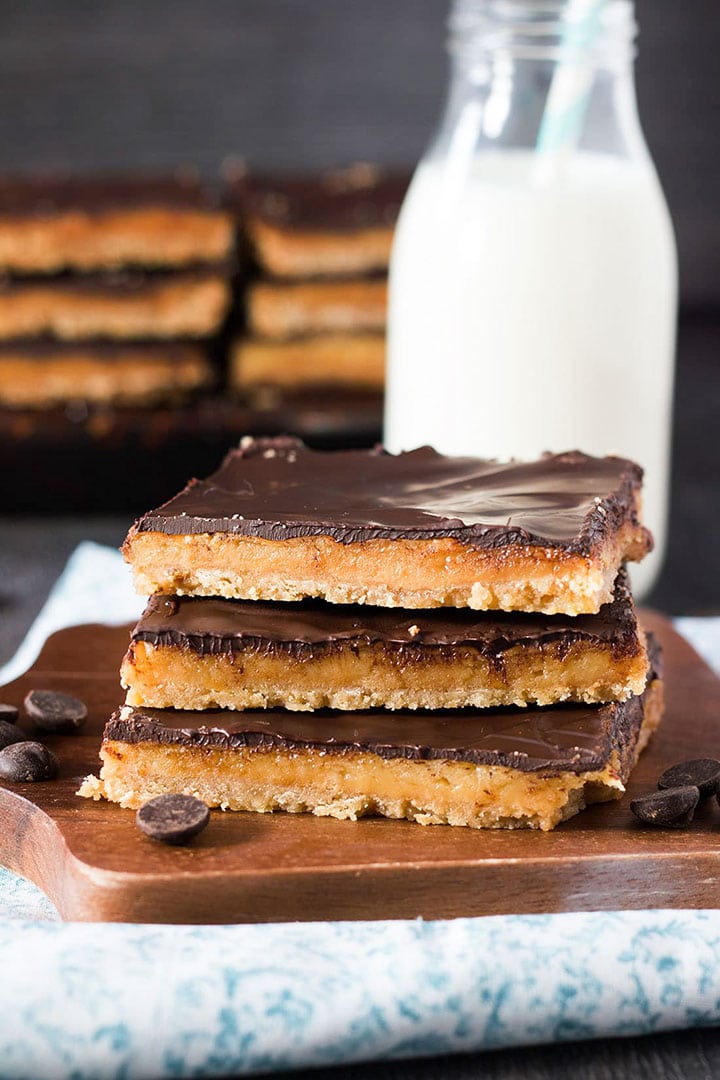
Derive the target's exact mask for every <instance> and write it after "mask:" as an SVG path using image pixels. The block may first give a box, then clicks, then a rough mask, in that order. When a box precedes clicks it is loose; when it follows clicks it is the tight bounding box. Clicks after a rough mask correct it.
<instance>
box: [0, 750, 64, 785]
mask: <svg viewBox="0 0 720 1080" xmlns="http://www.w3.org/2000/svg"><path fill="white" fill-rule="evenodd" d="M57 771H58V760H57V758H56V757H55V755H54V754H53V752H52V751H51V750H48V748H47V746H43V744H42V743H39V742H18V743H14V744H13V745H12V746H6V747H5V749H4V750H0V779H2V780H9V781H10V783H11V784H25V783H27V784H32V783H34V782H35V781H36V780H52V778H53V777H54V776H57Z"/></svg>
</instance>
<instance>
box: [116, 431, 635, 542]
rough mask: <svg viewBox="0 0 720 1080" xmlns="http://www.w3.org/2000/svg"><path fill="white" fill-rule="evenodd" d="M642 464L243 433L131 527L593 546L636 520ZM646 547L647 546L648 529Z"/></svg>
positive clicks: (275, 536) (574, 455) (274, 536)
mask: <svg viewBox="0 0 720 1080" xmlns="http://www.w3.org/2000/svg"><path fill="white" fill-rule="evenodd" d="M641 480H642V469H641V468H640V467H639V466H638V465H635V464H634V463H633V462H630V461H626V460H624V459H622V458H615V457H606V458H594V457H588V456H587V455H586V454H582V453H580V452H579V451H572V452H570V453H566V454H557V455H546V456H545V457H543V458H541V459H540V460H539V461H534V462H528V463H522V462H510V463H506V464H502V463H499V462H496V461H483V460H481V459H478V458H451V457H445V456H443V455H442V454H438V453H436V451H435V450H432V449H431V448H430V447H427V446H425V447H421V448H420V449H418V450H412V451H410V452H408V453H403V454H397V455H394V454H388V453H385V452H384V451H383V450H381V449H376V450H339V451H331V452H327V451H325V452H323V451H314V450H310V449H308V448H307V447H305V446H304V445H303V444H302V443H301V442H300V441H299V440H297V439H291V438H285V437H283V438H277V439H244V440H243V442H242V444H241V446H240V448H239V449H236V450H231V451H230V453H229V454H228V455H227V456H226V458H225V460H224V461H223V463H222V465H221V466H220V468H219V469H218V471H217V472H215V473H213V474H212V476H210V477H208V479H207V480H191V481H190V483H189V484H188V485H187V486H186V487H185V488H184V490H183V491H181V492H180V493H179V494H178V495H176V496H175V497H174V498H172V499H170V501H169V502H167V503H165V504H164V505H163V506H161V507H159V508H158V509H157V510H153V511H151V512H150V513H147V514H145V515H144V516H143V517H141V518H140V519H139V520H138V521H137V522H136V523H135V529H136V530H137V531H139V532H162V533H167V534H172V535H187V534H189V533H194V534H197V533H215V532H220V533H230V534H234V535H238V536H257V537H264V538H265V539H268V540H286V539H290V538H291V537H297V536H330V537H332V539H334V540H337V541H339V542H340V543H343V544H351V543H359V542H363V541H366V540H376V539H382V538H388V539H407V540H434V539H438V538H442V537H452V538H454V539H457V540H458V541H460V542H462V543H465V544H469V545H472V546H476V547H484V548H497V547H504V546H506V545H508V544H520V545H541V546H546V545H549V546H552V547H555V548H562V549H564V550H566V551H568V552H573V553H578V554H581V555H589V554H591V553H592V552H593V551H594V549H595V548H596V546H597V545H598V544H600V543H601V542H602V541H603V540H604V539H605V538H606V537H608V536H611V535H612V534H613V532H614V531H615V529H617V528H618V527H619V526H620V525H621V524H622V523H623V522H624V521H628V520H629V521H632V522H634V523H637V494H638V491H639V488H640V484H641ZM647 542H648V549H649V547H650V545H651V539H650V534H649V533H648V534H647Z"/></svg>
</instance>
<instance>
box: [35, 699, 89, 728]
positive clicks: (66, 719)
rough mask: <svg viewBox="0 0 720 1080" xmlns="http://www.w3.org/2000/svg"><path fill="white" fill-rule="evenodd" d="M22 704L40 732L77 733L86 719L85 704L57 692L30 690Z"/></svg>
mask: <svg viewBox="0 0 720 1080" xmlns="http://www.w3.org/2000/svg"><path fill="white" fill-rule="evenodd" d="M23 704H24V706H25V711H26V713H27V714H28V716H29V717H30V718H31V719H32V721H33V723H34V724H35V726H36V727H37V728H39V729H40V731H52V732H70V731H78V730H79V729H80V728H81V727H82V726H83V724H84V723H85V720H86V719H87V706H86V705H85V703H84V702H82V701H80V698H76V697H73V696H72V695H71V694H62V693H61V692H60V691H59V690H31V691H30V693H29V694H28V695H27V697H26V698H25V701H24V702H23Z"/></svg>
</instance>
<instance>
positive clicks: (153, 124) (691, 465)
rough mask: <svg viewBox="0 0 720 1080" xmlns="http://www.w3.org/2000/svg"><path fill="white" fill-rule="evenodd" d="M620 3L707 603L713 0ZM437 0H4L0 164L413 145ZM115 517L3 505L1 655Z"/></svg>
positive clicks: (403, 159) (687, 1053)
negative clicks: (662, 227) (634, 36)
mask: <svg viewBox="0 0 720 1080" xmlns="http://www.w3.org/2000/svg"><path fill="white" fill-rule="evenodd" d="M636 10H637V15H638V20H639V22H640V26H641V35H640V38H639V49H640V53H639V58H638V63H637V83H638V96H639V101H640V112H641V117H642V120H643V126H644V129H645V132H646V135H647V140H648V143H649V146H650V149H651V152H652V155H653V157H654V159H655V162H656V164H657V167H658V171H659V173H660V177H661V180H662V183H663V186H664V189H665V192H666V195H667V198H668V202H669V204H670V209H671V212H672V215H673V219H674V221H675V226H676V231H677V236H678V246H679V252H680V266H681V292H682V304H683V316H682V320H681V328H680V337H679V353H678V380H677V399H676V411H675V455H674V485H673V511H672V520H671V531H670V544H669V552H668V558H667V562H666V567H665V572H664V574H663V577H662V579H661V582H660V585H659V587H658V589H657V590H656V592H655V594H654V596H653V597H652V600H653V602H654V603H655V604H656V605H657V606H659V607H661V608H663V609H665V610H667V611H672V612H678V613H679V612H692V611H704V610H711V609H717V610H720V574H718V557H717V541H716V539H715V537H716V536H717V535H719V534H720V508H719V507H718V498H717V493H718V480H719V478H720V438H719V437H718V434H719V433H718V409H717V399H718V389H719V386H720V380H719V379H718V359H717V358H718V353H719V352H720V134H719V133H720V60H718V55H719V54H718V48H717V46H718V44H719V43H720V5H719V4H718V2H717V0H690V2H683V0H638V2H637V5H636ZM446 11H447V5H446V2H445V0H100V2H98V0H17V2H13V3H9V2H7V0H0V103H1V104H0V148H1V151H0V155H1V156H0V169H5V170H15V171H17V170H27V169H57V168H63V169H67V168H69V169H79V170H102V169H108V168H112V169H117V168H130V169H134V168H137V167H147V168H156V167H163V166H173V165H175V164H177V163H178V162H180V161H189V162H193V163H196V164H197V165H198V166H199V167H200V168H201V169H202V171H203V173H205V174H206V175H208V176H217V173H218V167H219V164H220V162H221V161H222V159H223V158H224V157H226V156H227V155H241V156H245V157H247V158H248V160H249V161H250V162H251V163H253V164H256V165H270V166H278V167H286V168H292V167H301V166H312V167H314V166H323V165H331V164H338V163H345V162H348V161H351V160H357V159H365V160H375V161H379V162H387V163H393V164H399V165H412V164H413V163H414V162H415V161H416V160H417V158H418V156H419V154H420V153H421V151H422V149H423V147H424V145H425V143H426V141H427V139H428V137H429V135H430V133H431V131H432V128H433V125H434V124H435V123H436V121H437V119H438V117H439V113H440V109H441V104H442V98H443V95H444V89H445V82H446V73H447V66H446V57H445V52H444V48H443V41H444V36H445V31H444V20H445V17H446ZM628 362H631V358H628ZM52 482H53V480H52V477H51V476H48V484H52ZM128 524H129V520H128V518H127V517H126V516H122V517H121V516H119V515H118V516H115V517H112V518H103V519H99V518H97V517H95V518H89V517H77V516H74V517H70V516H68V515H66V516H64V517H63V518H54V519H41V518H35V519H28V518H20V517H12V518H9V517H5V518H0V616H1V617H0V659H3V660H4V659H7V657H8V656H9V655H10V654H11V653H12V652H13V651H14V648H15V647H16V645H17V643H18V642H19V641H20V640H21V637H22V635H23V633H24V632H25V629H26V628H27V626H28V624H29V622H30V621H31V619H32V617H33V616H34V614H35V613H36V611H37V610H38V609H39V607H40V606H41V604H42V602H43V600H44V598H45V596H46V593H47V590H48V589H49V587H50V585H51V584H52V581H53V580H54V579H55V577H56V576H57V574H58V573H59V571H60V570H61V568H62V566H63V564H64V562H65V559H66V558H67V556H68V554H69V553H70V552H71V551H72V549H73V547H74V546H75V544H76V543H77V542H78V541H79V540H80V539H83V538H88V537H92V538H94V539H97V540H99V541H102V542H105V543H113V544H118V543H120V541H121V540H122V538H123V536H124V534H125V532H126V530H127V527H128ZM699 749H701V748H699ZM293 1075H295V1076H297V1078H298V1080H300V1078H301V1077H302V1078H303V1080H305V1078H307V1080H310V1077H312V1078H313V1080H320V1078H321V1077H325V1076H327V1077H328V1080H329V1078H330V1077H331V1076H332V1077H338V1080H340V1078H342V1080H365V1078H367V1080H370V1077H372V1078H374V1080H447V1078H449V1077H453V1078H455V1080H471V1078H473V1080H474V1078H475V1077H477V1076H481V1075H482V1076H486V1077H497V1078H498V1080H500V1078H503V1080H528V1078H531V1080H545V1078H547V1080H550V1078H552V1080H560V1078H563V1077H565V1076H569V1075H574V1076H583V1077H587V1078H588V1080H590V1078H592V1080H608V1078H610V1077H630V1076H632V1077H637V1078H645V1077H647V1078H650V1077H652V1078H655V1077H661V1076H673V1077H684V1078H687V1080H701V1078H702V1080H707V1078H709V1077H711V1076H717V1075H720V1032H717V1031H701V1030H699V1031H689V1032H683V1033H676V1034H667V1035H662V1036H656V1037H648V1038H645V1039H633V1040H615V1041H602V1042H598V1043H578V1044H573V1045H570V1046H560V1047H554V1048H544V1047H537V1048H535V1047H533V1048H529V1049H524V1050H516V1051H507V1052H504V1053H495V1054H490V1055H471V1056H467V1057H462V1056H461V1057H456V1058H452V1059H447V1058H442V1059H436V1060H434V1061H428V1062H411V1063H406V1064H391V1063H386V1064H378V1065H375V1066H357V1067H352V1068H347V1069H342V1070H332V1071H326V1072H325V1071H324V1072H322V1073H320V1072H316V1071H315V1070H313V1071H311V1072H306V1073H302V1074H299V1073H298V1074H293Z"/></svg>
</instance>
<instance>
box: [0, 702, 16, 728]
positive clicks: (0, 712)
mask: <svg viewBox="0 0 720 1080" xmlns="http://www.w3.org/2000/svg"><path fill="white" fill-rule="evenodd" d="M17 718H18V710H17V709H16V708H15V706H14V705H6V704H5V703H4V702H0V720H4V721H5V722H6V723H8V724H16V723H17Z"/></svg>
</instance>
